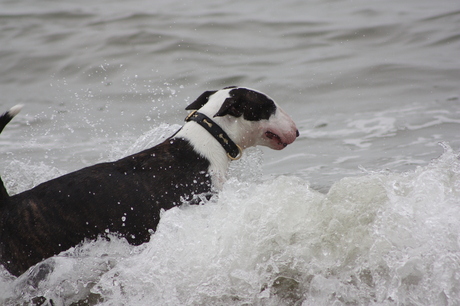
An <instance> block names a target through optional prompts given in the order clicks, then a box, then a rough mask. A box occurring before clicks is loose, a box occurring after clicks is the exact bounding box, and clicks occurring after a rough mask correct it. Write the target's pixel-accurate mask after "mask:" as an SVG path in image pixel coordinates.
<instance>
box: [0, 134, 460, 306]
mask: <svg viewBox="0 0 460 306" xmlns="http://www.w3.org/2000/svg"><path fill="white" fill-rule="evenodd" d="M162 128H164V127H162ZM139 143H149V145H150V142H148V141H145V139H140V140H139ZM130 149H132V148H130ZM444 149H445V152H444V154H443V155H442V156H441V157H439V158H438V159H436V160H433V161H432V162H431V163H430V164H429V165H427V166H423V167H421V166H419V167H417V168H416V169H414V170H413V171H409V172H405V173H388V172H387V173H381V172H371V173H365V174H363V175H362V176H360V177H348V178H344V179H342V180H340V181H338V182H336V183H335V184H334V185H333V186H332V187H331V188H330V190H329V192H328V193H327V194H323V193H320V192H317V191H315V190H313V189H312V188H310V187H309V184H308V183H307V182H306V181H304V180H302V179H300V178H297V177H292V176H279V177H276V178H269V179H264V180H262V179H260V173H261V172H260V167H261V159H262V158H261V151H259V150H258V149H254V150H250V151H249V152H248V154H246V157H245V158H244V159H243V160H242V161H241V162H240V164H235V165H234V166H233V167H232V169H231V174H232V175H234V177H232V178H230V179H229V180H228V181H227V183H226V184H225V185H224V189H223V190H222V191H221V192H220V193H219V195H218V196H217V197H215V198H214V199H212V200H211V201H209V202H208V203H206V205H201V206H183V207H180V208H174V209H171V210H169V211H165V212H163V214H162V218H161V222H160V224H159V227H158V229H157V232H156V233H155V234H154V235H152V239H151V241H150V242H148V243H146V244H144V245H142V246H138V247H134V246H131V245H129V244H128V243H127V242H126V241H125V240H123V239H118V238H116V237H112V238H111V240H110V241H107V240H105V239H98V240H97V241H87V242H85V243H83V244H82V245H80V246H77V247H76V248H72V249H70V250H68V251H66V252H63V253H62V254H60V255H58V256H55V257H53V258H51V259H48V260H46V261H44V262H42V263H41V264H39V265H37V266H36V267H34V268H32V269H31V270H30V271H29V273H28V274H27V273H26V274H25V275H23V276H21V277H19V278H17V279H15V278H12V277H10V276H9V275H8V273H7V272H6V271H5V270H4V269H3V268H2V272H1V279H0V289H1V290H0V291H1V292H3V294H2V295H1V298H0V299H1V302H2V303H3V304H6V305H9V304H11V305H13V304H18V303H23V302H27V301H30V300H32V299H33V298H34V297H35V298H36V297H43V298H44V299H45V298H46V299H52V300H53V302H54V303H55V305H64V304H65V305H68V304H71V303H72V302H77V301H79V300H80V301H81V300H83V301H85V302H86V303H87V304H100V305H128V304H129V305H151V304H152V303H155V304H162V305H195V304H208V305H209V304H229V305H243V304H248V303H249V304H259V305H283V304H284V305H288V304H295V303H297V304H299V305H300V304H302V305H321V304H334V303H338V305H340V304H375V305H386V304H388V305H390V304H401V305H407V304H410V305H426V304H436V305H454V304H458V303H460V290H459V289H458V288H460V268H459V263H460V238H459V237H460V236H459V234H460V161H459V156H458V155H457V154H455V153H454V152H453V151H452V150H451V149H450V147H449V146H447V145H444ZM248 165H251V166H248ZM242 169H246V170H249V171H242ZM248 172H249V173H252V175H248Z"/></svg>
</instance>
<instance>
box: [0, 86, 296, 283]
mask: <svg viewBox="0 0 460 306" xmlns="http://www.w3.org/2000/svg"><path fill="white" fill-rule="evenodd" d="M186 109H187V110H192V112H191V113H190V114H189V116H187V118H186V123H185V124H184V126H183V127H182V128H181V129H180V130H179V131H178V132H176V133H175V134H174V135H173V136H171V137H170V138H168V139H167V140H165V141H164V142H163V143H161V144H159V145H157V146H155V147H153V148H150V149H147V150H145V151H142V152H140V153H137V154H134V155H131V156H128V157H125V158H123V159H120V160H118V161H115V162H107V163H101V164H97V165H94V166H91V167H87V168H84V169H81V170H78V171H75V172H72V173H69V174H67V175H64V176H61V177H58V178H56V179H53V180H50V181H48V182H45V183H43V184H40V185H38V186H36V187H35V188H33V189H30V190H28V191H25V192H23V193H20V194H16V195H13V196H9V195H8V193H7V191H6V189H5V187H4V186H3V182H2V181H1V180H0V256H1V259H0V262H1V264H3V265H4V267H5V268H6V269H7V270H8V271H9V272H10V273H11V274H13V275H16V276H18V275H20V274H22V273H24V272H25V271H27V269H28V268H29V267H31V266H33V265H35V264H36V263H38V262H40V261H42V260H43V259H45V258H48V257H51V256H53V255H56V254H58V253H60V252H62V251H65V250H67V249H68V248H70V247H73V246H75V245H77V244H79V243H80V242H82V241H83V240H84V239H85V238H89V239H93V238H96V237H97V236H99V235H104V234H106V233H107V232H111V233H116V234H118V235H120V236H121V237H125V238H126V239H127V241H128V242H129V243H131V244H134V245H138V244H141V243H143V242H147V241H148V240H149V238H150V235H151V233H152V232H153V231H155V229H156V227H157V225H158V222H159V218H160V211H161V209H165V210H166V209H170V208H172V207H174V206H177V205H180V204H182V203H184V202H187V201H192V202H193V201H194V200H196V197H195V196H196V195H199V194H210V193H211V192H213V191H215V190H216V189H217V190H218V189H219V187H220V186H221V185H222V184H223V182H224V180H225V174H226V171H227V167H228V164H229V162H230V161H231V160H233V159H237V158H239V157H240V156H241V154H242V150H243V149H245V148H247V147H251V146H256V145H263V146H268V147H270V148H272V149H275V150H281V149H283V148H284V147H286V146H287V145H288V144H290V143H292V142H293V141H294V140H295V139H296V137H297V136H298V135H299V132H298V130H297V128H296V126H295V124H294V122H293V121H292V119H291V118H290V117H289V116H288V115H287V114H286V113H285V112H284V111H283V110H282V109H281V108H280V107H279V106H278V105H277V104H276V103H275V102H274V101H273V100H272V99H271V98H269V97H268V96H266V95H265V94H263V93H260V92H258V91H255V90H251V89H248V88H243V87H226V88H224V89H222V90H217V91H207V92H205V93H203V94H202V95H201V96H200V97H198V99H197V100H196V101H194V102H193V103H192V104H190V105H189V106H188V107H187V108H186ZM19 110H20V108H18V107H14V108H12V109H11V110H10V111H8V112H6V113H5V114H3V115H2V116H0V132H1V131H2V130H3V128H4V127H5V126H6V124H7V123H8V122H9V121H10V120H11V119H12V118H13V117H14V115H16V114H17V113H18V112H19Z"/></svg>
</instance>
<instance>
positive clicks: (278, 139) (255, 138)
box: [186, 86, 299, 150]
mask: <svg viewBox="0 0 460 306" xmlns="http://www.w3.org/2000/svg"><path fill="white" fill-rule="evenodd" d="M186 109H187V110H199V111H200V112H201V113H203V114H205V115H207V116H209V117H211V118H213V119H214V120H215V122H216V123H217V124H219V125H220V126H221V128H222V129H224V130H225V131H226V132H227V133H228V135H229V136H230V137H231V138H232V140H233V141H234V142H235V143H237V144H238V145H240V146H241V147H242V148H247V147H251V146H256V145H263V146H267V147H270V148H272V149H275V150H281V149H283V148H285V147H286V146H287V145H288V144H291V143H292V142H294V140H295V139H296V137H298V136H299V131H298V130H297V128H296V125H295V123H294V121H292V119H291V118H290V117H289V115H287V114H286V113H285V112H284V111H283V110H282V109H281V108H280V107H279V106H278V105H277V104H276V103H275V101H273V100H272V99H271V98H270V97H268V96H267V95H265V94H263V93H261V92H258V91H256V90H253V89H248V88H244V87H235V86H232V87H226V88H224V89H221V90H216V91H206V92H204V93H203V94H202V95H201V96H199V97H198V98H197V99H196V100H195V101H194V102H193V103H191V104H190V105H189V106H187V108H186Z"/></svg>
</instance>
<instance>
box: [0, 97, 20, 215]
mask: <svg viewBox="0 0 460 306" xmlns="http://www.w3.org/2000/svg"><path fill="white" fill-rule="evenodd" d="M21 109H22V105H15V106H13V107H12V108H10V110H9V111H7V112H6V113H4V114H3V115H1V116H0V133H1V132H2V131H3V129H4V128H5V126H6V125H7V124H8V122H10V121H11V119H13V117H14V116H16V115H17V114H18V113H19V112H20V111H21ZM8 198H9V195H8V192H7V191H6V188H5V186H4V185H3V181H2V178H1V177H0V208H2V207H3V206H4V205H5V204H6V201H7V200H8Z"/></svg>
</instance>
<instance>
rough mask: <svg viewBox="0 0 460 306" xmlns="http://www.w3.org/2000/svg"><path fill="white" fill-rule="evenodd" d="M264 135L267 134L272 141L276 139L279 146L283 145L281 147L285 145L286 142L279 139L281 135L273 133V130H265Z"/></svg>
mask: <svg viewBox="0 0 460 306" xmlns="http://www.w3.org/2000/svg"><path fill="white" fill-rule="evenodd" d="M265 136H267V138H268V139H271V140H273V141H276V142H277V144H278V145H280V146H283V148H285V147H287V145H288V144H287V143H286V142H283V141H282V140H281V137H279V136H278V135H277V134H275V133H273V132H270V131H266V132H265Z"/></svg>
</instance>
